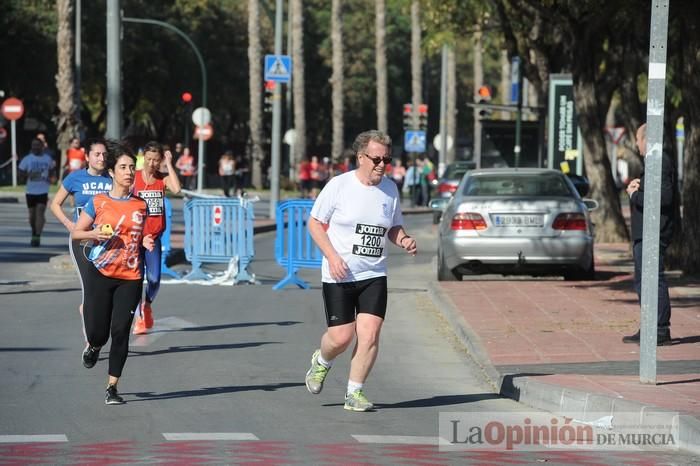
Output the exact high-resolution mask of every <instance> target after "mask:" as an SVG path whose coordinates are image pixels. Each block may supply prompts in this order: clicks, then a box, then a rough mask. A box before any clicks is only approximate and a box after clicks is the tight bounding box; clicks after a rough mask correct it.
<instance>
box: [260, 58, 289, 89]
mask: <svg viewBox="0 0 700 466" xmlns="http://www.w3.org/2000/svg"><path fill="white" fill-rule="evenodd" d="M291 79H292V59H291V57H290V56H289V55H265V81H275V82H278V83H288V82H289V81H290V80H291Z"/></svg>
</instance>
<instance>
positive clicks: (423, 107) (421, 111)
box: [418, 104, 428, 115]
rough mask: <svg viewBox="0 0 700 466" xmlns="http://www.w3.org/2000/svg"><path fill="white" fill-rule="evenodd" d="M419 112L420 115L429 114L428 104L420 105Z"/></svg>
mask: <svg viewBox="0 0 700 466" xmlns="http://www.w3.org/2000/svg"><path fill="white" fill-rule="evenodd" d="M418 114H419V115H427V114H428V104H420V105H418Z"/></svg>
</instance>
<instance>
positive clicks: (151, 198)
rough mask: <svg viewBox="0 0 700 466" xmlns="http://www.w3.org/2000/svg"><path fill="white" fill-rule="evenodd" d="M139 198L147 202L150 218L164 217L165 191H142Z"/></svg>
mask: <svg viewBox="0 0 700 466" xmlns="http://www.w3.org/2000/svg"><path fill="white" fill-rule="evenodd" d="M139 197H140V198H141V199H143V200H144V201H146V204H147V205H148V216H149V217H159V216H161V215H163V210H164V208H163V191H160V190H157V191H141V192H140V193H139Z"/></svg>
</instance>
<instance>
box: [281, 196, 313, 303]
mask: <svg viewBox="0 0 700 466" xmlns="http://www.w3.org/2000/svg"><path fill="white" fill-rule="evenodd" d="M313 205H314V201H313V200H309V199H290V200H286V201H282V202H280V203H279V204H277V211H276V219H277V236H276V238H275V260H276V261H277V263H278V264H279V265H281V266H282V267H286V268H287V276H285V277H284V278H283V279H282V280H280V281H279V282H278V283H277V284H276V285H275V286H273V287H272V289H273V290H281V289H282V288H284V287H285V286H287V285H297V286H298V287H299V288H303V289H308V288H309V284H308V283H307V282H305V281H304V280H302V279H301V278H299V277H298V276H297V272H298V271H299V269H300V268H302V267H305V268H311V269H319V268H321V259H322V258H323V255H322V254H321V250H320V249H318V246H316V244H315V243H314V241H313V239H311V235H310V234H309V229H308V225H307V221H308V219H309V214H310V212H311V208H312V207H313ZM285 217H286V223H287V228H286V230H287V231H286V233H287V234H286V235H285Z"/></svg>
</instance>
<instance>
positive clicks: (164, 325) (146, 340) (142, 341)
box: [129, 316, 197, 346]
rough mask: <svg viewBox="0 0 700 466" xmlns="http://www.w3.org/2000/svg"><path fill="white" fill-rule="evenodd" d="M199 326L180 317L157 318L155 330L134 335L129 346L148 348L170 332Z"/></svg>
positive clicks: (154, 325)
mask: <svg viewBox="0 0 700 466" xmlns="http://www.w3.org/2000/svg"><path fill="white" fill-rule="evenodd" d="M196 326H197V324H195V323H193V322H188V321H186V320H184V319H180V318H178V317H161V318H158V316H155V322H154V324H153V328H151V329H148V333H147V334H145V335H132V336H131V342H129V346H148V345H150V344H151V343H153V342H154V341H156V340H157V339H158V338H160V337H162V336H163V335H164V334H166V333H167V332H168V331H172V330H182V329H184V328H188V327H196Z"/></svg>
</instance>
